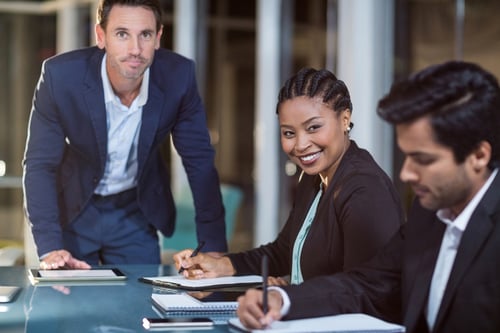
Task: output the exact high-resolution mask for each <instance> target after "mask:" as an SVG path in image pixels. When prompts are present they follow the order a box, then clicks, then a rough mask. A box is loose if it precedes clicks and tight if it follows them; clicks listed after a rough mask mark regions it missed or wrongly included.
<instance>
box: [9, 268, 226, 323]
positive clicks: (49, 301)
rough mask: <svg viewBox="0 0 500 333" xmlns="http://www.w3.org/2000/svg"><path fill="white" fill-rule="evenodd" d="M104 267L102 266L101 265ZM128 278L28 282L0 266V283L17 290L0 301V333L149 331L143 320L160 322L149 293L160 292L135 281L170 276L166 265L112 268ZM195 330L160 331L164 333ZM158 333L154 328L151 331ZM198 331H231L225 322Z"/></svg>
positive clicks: (24, 271) (22, 272)
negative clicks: (68, 281)
mask: <svg viewBox="0 0 500 333" xmlns="http://www.w3.org/2000/svg"><path fill="white" fill-rule="evenodd" d="M104 267H105V266H104ZM116 267H117V268H119V269H120V270H121V271H122V272H123V273H124V274H125V275H126V276H127V279H126V280H124V281H120V282H93V283H86V284H82V283H73V284H72V283H67V284H65V285H61V284H53V283H52V284H46V283H38V284H34V285H33V284H32V283H31V282H30V279H29V277H28V268H27V267H23V266H8V267H7V266H5V267H0V285H14V286H20V287H22V290H21V293H20V294H18V295H17V297H16V298H15V299H14V301H13V302H11V303H0V332H2V333H11V332H12V333H14V332H16V333H17V332H29V333H32V332H41V333H59V332H65V333H67V332H78V333H80V332H89V333H133V332H149V331H148V330H146V329H145V328H143V326H142V319H143V318H144V317H152V318H159V317H160V316H161V314H159V313H158V311H155V309H154V306H153V305H152V302H151V295H152V293H155V292H162V290H160V289H165V288H159V287H155V286H152V285H149V284H146V283H143V282H140V281H138V279H139V278H140V277H143V276H161V275H171V274H174V273H175V271H173V269H174V268H173V267H171V266H168V265H117V266H116ZM181 330H182V332H184V333H187V332H200V330H195V329H192V330H189V329H188V330H186V329H185V328H182V329H172V328H170V329H165V330H163V329H162V331H165V332H177V331H181ZM155 331H158V330H155ZM203 332H234V331H233V330H232V329H230V328H229V327H228V326H227V325H225V324H220V323H219V324H217V325H214V326H213V327H212V328H210V329H203Z"/></svg>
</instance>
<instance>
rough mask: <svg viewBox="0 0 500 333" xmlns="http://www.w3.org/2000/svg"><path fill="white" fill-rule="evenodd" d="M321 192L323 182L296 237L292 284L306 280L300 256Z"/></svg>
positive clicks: (293, 253)
mask: <svg viewBox="0 0 500 333" xmlns="http://www.w3.org/2000/svg"><path fill="white" fill-rule="evenodd" d="M321 194H323V183H321V185H320V188H319V191H318V193H317V194H316V197H315V198H314V200H313V202H312V204H311V207H309V211H308V212H307V215H306V218H305V219H304V223H302V227H301V228H300V230H299V233H298V234H297V237H296V238H295V243H294V245H293V252H292V273H291V276H290V283H291V284H299V283H302V282H304V278H303V277H302V270H301V268H300V257H301V255H302V247H303V246H304V242H305V240H306V237H307V234H308V233H309V229H310V228H311V224H312V222H313V220H314V217H315V216H316V210H317V208H318V204H319V199H320V198H321Z"/></svg>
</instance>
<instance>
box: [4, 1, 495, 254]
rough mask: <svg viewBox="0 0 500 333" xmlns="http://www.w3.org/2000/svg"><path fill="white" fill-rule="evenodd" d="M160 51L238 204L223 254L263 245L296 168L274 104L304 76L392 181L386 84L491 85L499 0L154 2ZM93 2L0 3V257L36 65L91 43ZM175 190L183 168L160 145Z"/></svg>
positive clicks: (11, 215)
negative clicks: (467, 74)
mask: <svg viewBox="0 0 500 333" xmlns="http://www.w3.org/2000/svg"><path fill="white" fill-rule="evenodd" d="M161 3H162V6H163V10H164V16H163V20H164V33H163V40H162V44H163V47H166V48H169V49H174V50H176V51H178V52H180V53H182V54H184V55H186V56H188V57H190V58H192V59H194V60H195V61H196V63H197V76H198V81H199V89H200V92H201V94H202V97H203V99H204V102H205V106H206V109H207V117H208V125H209V129H210V133H211V138H212V143H213V145H214V147H215V149H216V152H217V155H216V165H217V168H218V170H219V173H220V178H221V181H222V182H223V183H226V184H231V185H235V186H237V187H239V188H240V189H242V191H243V194H244V195H243V202H242V205H241V208H240V209H239V211H238V214H237V217H236V225H235V233H234V236H233V237H232V238H231V239H230V249H231V250H233V251H236V250H241V249H246V248H249V247H252V246H254V245H256V244H260V243H263V242H267V241H269V240H272V239H274V237H275V236H276V234H277V232H278V231H279V229H280V227H281V226H282V225H283V223H284V222H285V220H286V218H287V215H288V212H289V210H290V207H291V204H292V202H291V198H292V195H293V191H294V188H295V184H296V182H297V176H298V173H299V171H298V170H296V169H295V168H294V166H293V165H292V164H291V163H290V162H289V161H288V160H287V158H286V156H285V155H284V154H283V153H282V151H281V148H280V146H279V134H278V128H277V119H276V115H275V105H276V96H277V92H278V89H279V87H280V86H281V84H282V83H283V81H284V80H285V79H286V78H288V77H289V76H290V75H291V74H293V73H294V72H296V71H297V70H298V69H300V68H301V67H304V66H312V67H316V68H319V67H326V68H328V69H330V70H332V71H333V72H334V73H336V74H337V76H338V77H339V78H340V79H342V80H344V81H345V82H346V83H347V85H348V87H349V89H350V91H351V95H352V98H353V104H354V107H353V109H354V110H353V122H354V123H356V126H355V128H354V130H353V132H352V137H353V139H355V140H356V141H357V142H358V144H359V145H360V146H362V147H364V148H366V149H368V150H369V151H370V152H371V153H372V154H373V155H374V156H375V158H376V159H377V161H378V162H379V164H381V165H382V166H383V167H384V169H385V170H386V171H387V172H388V173H389V174H390V175H391V176H392V177H393V180H394V182H395V183H396V184H397V186H398V189H399V190H400V193H401V196H402V198H403V199H404V202H405V203H408V202H409V201H410V200H411V193H410V191H409V189H408V188H407V187H406V186H404V185H403V184H400V182H399V180H398V170H399V166H400V165H401V156H400V154H399V152H398V150H397V148H396V147H395V146H394V140H393V131H392V129H391V128H389V127H387V126H386V125H384V124H383V123H382V122H380V121H379V120H378V119H377V117H376V115H375V106H376V102H377V100H378V99H379V98H380V97H381V96H382V95H383V94H384V93H385V92H387V90H388V89H389V87H390V84H391V83H392V82H393V81H394V80H398V79H400V78H402V77H405V76H407V75H408V74H409V73H411V72H414V71H416V70H419V69H422V68H423V67H426V66H428V65H430V64H433V63H438V62H443V61H446V60H450V59H464V60H468V61H474V62H477V63H479V64H480V65H482V66H483V67H485V68H486V69H488V70H490V71H492V72H493V73H494V74H495V75H497V76H500V62H499V61H498V59H500V23H499V21H498V20H497V18H496V15H497V13H499V12H500V1H497V0H238V1H235V0H177V1H175V0H161ZM96 5H97V0H51V1H0V247H1V246H5V245H12V244H19V245H20V246H22V244H23V243H24V241H25V235H24V225H25V223H26V222H25V221H24V214H23V208H22V189H21V175H22V168H21V161H22V157H23V151H24V144H25V141H26V130H27V123H28V117H29V112H30V108H31V101H32V96H33V90H34V88H35V85H36V82H37V80H38V77H39V74H40V66H41V63H42V61H43V60H44V59H46V58H47V57H50V56H52V55H55V54H57V53H60V52H63V51H67V50H70V49H74V48H79V47H84V46H89V45H94V44H95V42H94V36H93V29H94V24H95V10H96ZM165 153H166V154H165V156H166V157H167V162H168V163H169V164H170V166H171V173H172V174H171V175H172V179H175V184H174V186H175V188H176V189H177V191H182V189H183V188H184V187H185V186H186V184H185V180H183V177H182V173H183V171H182V167H180V162H179V161H178V159H177V158H176V155H175V152H174V151H172V148H171V147H170V144H169V143H168V142H166V143H165Z"/></svg>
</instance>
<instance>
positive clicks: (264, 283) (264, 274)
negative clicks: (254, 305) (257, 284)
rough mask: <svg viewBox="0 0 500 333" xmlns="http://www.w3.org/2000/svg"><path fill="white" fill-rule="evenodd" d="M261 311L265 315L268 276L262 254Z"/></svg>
mask: <svg viewBox="0 0 500 333" xmlns="http://www.w3.org/2000/svg"><path fill="white" fill-rule="evenodd" d="M261 268H262V311H264V314H266V313H267V310H268V309H267V276H268V275H269V271H268V269H269V268H268V265H267V255H265V254H264V256H263V257H262V267H261Z"/></svg>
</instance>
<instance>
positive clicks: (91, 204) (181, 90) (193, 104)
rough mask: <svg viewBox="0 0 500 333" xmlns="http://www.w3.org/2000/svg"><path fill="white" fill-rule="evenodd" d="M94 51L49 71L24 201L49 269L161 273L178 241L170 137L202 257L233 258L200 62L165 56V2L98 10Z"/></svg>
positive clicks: (36, 116) (30, 147)
mask: <svg viewBox="0 0 500 333" xmlns="http://www.w3.org/2000/svg"><path fill="white" fill-rule="evenodd" d="M97 21H98V23H97V25H96V28H95V33H96V39H97V47H90V48H86V49H82V50H77V51H72V52H68V53H65V54H61V55H58V56H55V57H53V58H51V59H48V60H46V61H45V62H44V64H43V66H42V71H41V76H40V80H39V82H38V85H37V87H36V90H35V94H34V99H33V107H32V111H31V117H30V124H29V130H28V139H27V144H26V152H25V158H24V161H23V166H24V194H25V205H26V212H27V216H28V218H29V220H30V223H31V227H32V232H33V236H34V239H35V243H36V246H37V251H38V255H39V256H40V258H41V259H42V261H41V264H40V265H41V267H42V268H45V269H54V268H58V267H62V266H67V267H72V268H88V267H90V266H89V265H96V264H99V263H102V264H122V263H154V264H156V263H160V248H159V244H158V237H157V230H160V231H161V232H162V233H163V234H164V235H165V236H170V235H172V233H173V231H174V227H175V226H174V223H175V222H174V221H175V207H174V202H173V198H172V193H171V190H170V184H169V175H168V171H167V169H166V168H165V163H164V161H163V160H162V152H161V148H160V147H161V144H162V143H164V142H165V140H167V139H168V138H169V135H170V134H172V139H173V143H174V145H175V147H176V148H177V151H178V152H179V154H180V156H181V157H182V161H183V164H184V167H185V169H186V172H187V175H188V179H189V184H190V186H191V190H192V192H193V198H194V203H195V207H196V225H197V236H198V240H199V241H205V247H204V249H203V250H204V251H207V252H225V251H227V242H226V237H225V223H224V208H223V206H222V199H221V194H220V187H219V178H218V174H217V171H216V169H215V166H214V149H213V147H212V146H211V144H210V138H209V135H208V130H207V125H206V116H205V111H204V108H203V105H202V101H201V98H200V96H199V94H198V91H197V87H196V79H195V68H194V63H193V62H192V61H190V60H187V59H185V58H183V57H181V56H180V55H177V54H175V53H172V52H170V51H168V50H165V49H160V38H161V35H162V29H163V27H162V24H161V7H160V4H159V1H158V0H101V2H100V4H99V8H98V10H97Z"/></svg>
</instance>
